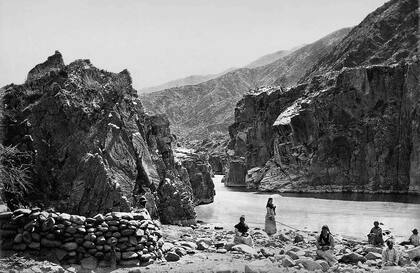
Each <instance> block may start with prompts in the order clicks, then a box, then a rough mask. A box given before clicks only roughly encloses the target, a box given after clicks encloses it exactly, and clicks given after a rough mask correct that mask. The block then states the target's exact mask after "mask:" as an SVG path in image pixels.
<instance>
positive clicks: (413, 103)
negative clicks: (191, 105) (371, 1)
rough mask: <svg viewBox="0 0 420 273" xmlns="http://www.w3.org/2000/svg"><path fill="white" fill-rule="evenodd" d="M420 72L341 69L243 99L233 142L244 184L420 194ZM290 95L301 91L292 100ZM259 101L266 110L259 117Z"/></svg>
mask: <svg viewBox="0 0 420 273" xmlns="http://www.w3.org/2000/svg"><path fill="white" fill-rule="evenodd" d="M419 72H420V71H419V62H418V61H414V62H408V63H400V64H397V65H390V66H371V67H360V68H353V69H344V70H343V71H341V72H340V73H328V74H326V75H324V76H321V77H316V78H314V79H313V80H312V81H311V82H309V83H308V84H305V85H301V86H297V87H295V88H291V89H290V90H288V91H286V92H284V91H282V90H281V89H279V90H276V91H266V92H265V93H267V94H258V95H257V96H255V95H253V96H251V95H250V96H248V97H245V98H244V99H243V101H242V102H240V103H238V108H240V107H241V108H240V109H237V114H238V116H237V118H236V121H237V122H236V124H235V125H234V126H232V127H231V132H232V134H231V135H232V142H231V143H232V147H233V150H234V155H235V156H243V157H244V165H245V169H246V170H247V171H248V173H247V174H246V178H245V181H246V182H247V183H246V184H247V186H248V187H250V188H256V189H258V190H261V191H280V192H287V191H291V192H300V191H307V192H329V191H330V192H334V191H361V192H399V193H407V192H411V193H420V176H419V174H420V172H419V166H420V161H419V156H420V150H419V142H420V141H419V140H420V126H419V124H420V116H419V113H420V112H419V111H420V108H419V105H420V103H419V102H420V91H419V87H418V86H419V81H418V75H419ZM270 92H271V93H270ZM288 93H291V94H293V93H299V94H301V95H300V97H299V98H298V99H297V100H296V101H294V102H292V103H290V101H285V100H284V96H286V95H285V94H288ZM280 94H283V99H282V98H281V97H279V95H280ZM275 95H277V96H278V97H277V98H276V99H273V100H267V101H265V100H261V98H262V97H265V96H275ZM249 100H250V102H247V101H249ZM274 102H276V103H277V104H278V105H277V106H276V107H275V108H274V109H276V111H274V112H272V113H271V114H270V107H271V106H272V105H274ZM255 105H260V108H261V109H267V113H264V114H263V115H255ZM248 108H249V109H248ZM250 120H252V123H251V124H252V126H250V127H249V121H250ZM237 128H242V129H240V130H238V129H237ZM267 128H269V129H267ZM250 132H251V133H250ZM264 145H265V146H264ZM254 147H256V148H254ZM266 151H268V152H266ZM235 161H236V160H234V161H233V162H235ZM235 164H236V163H235ZM239 169H240V170H242V168H238V169H237V170H239ZM237 170H236V171H237ZM234 171H235V170H234ZM234 171H232V172H234ZM226 180H227V183H229V175H228V176H227V179H226ZM245 181H244V182H245Z"/></svg>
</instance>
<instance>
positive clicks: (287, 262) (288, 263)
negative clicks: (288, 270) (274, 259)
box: [282, 256, 296, 267]
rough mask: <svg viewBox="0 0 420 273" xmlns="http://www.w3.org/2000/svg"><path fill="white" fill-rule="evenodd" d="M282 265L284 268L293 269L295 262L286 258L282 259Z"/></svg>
mask: <svg viewBox="0 0 420 273" xmlns="http://www.w3.org/2000/svg"><path fill="white" fill-rule="evenodd" d="M282 265H283V266H284V267H293V266H295V265H296V263H295V261H294V260H293V259H292V258H290V257H288V256H286V257H285V258H284V259H283V262H282Z"/></svg>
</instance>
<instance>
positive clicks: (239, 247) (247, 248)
mask: <svg viewBox="0 0 420 273" xmlns="http://www.w3.org/2000/svg"><path fill="white" fill-rule="evenodd" d="M232 250H235V251H239V252H242V253H245V254H249V255H257V254H258V252H257V251H256V250H255V249H254V248H253V247H250V246H249V245H245V244H239V245H234V246H233V247H232Z"/></svg>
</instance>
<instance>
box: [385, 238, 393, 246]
mask: <svg viewBox="0 0 420 273" xmlns="http://www.w3.org/2000/svg"><path fill="white" fill-rule="evenodd" d="M386 245H387V246H389V245H394V241H393V240H392V239H388V240H386Z"/></svg>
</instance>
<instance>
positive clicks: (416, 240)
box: [400, 228, 420, 246]
mask: <svg viewBox="0 0 420 273" xmlns="http://www.w3.org/2000/svg"><path fill="white" fill-rule="evenodd" d="M412 232H413V234H412V235H411V236H410V238H409V239H408V241H404V242H401V243H400V245H402V246H405V245H413V246H419V245H420V237H419V232H418V231H417V229H416V228H415V229H413V231H412Z"/></svg>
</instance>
